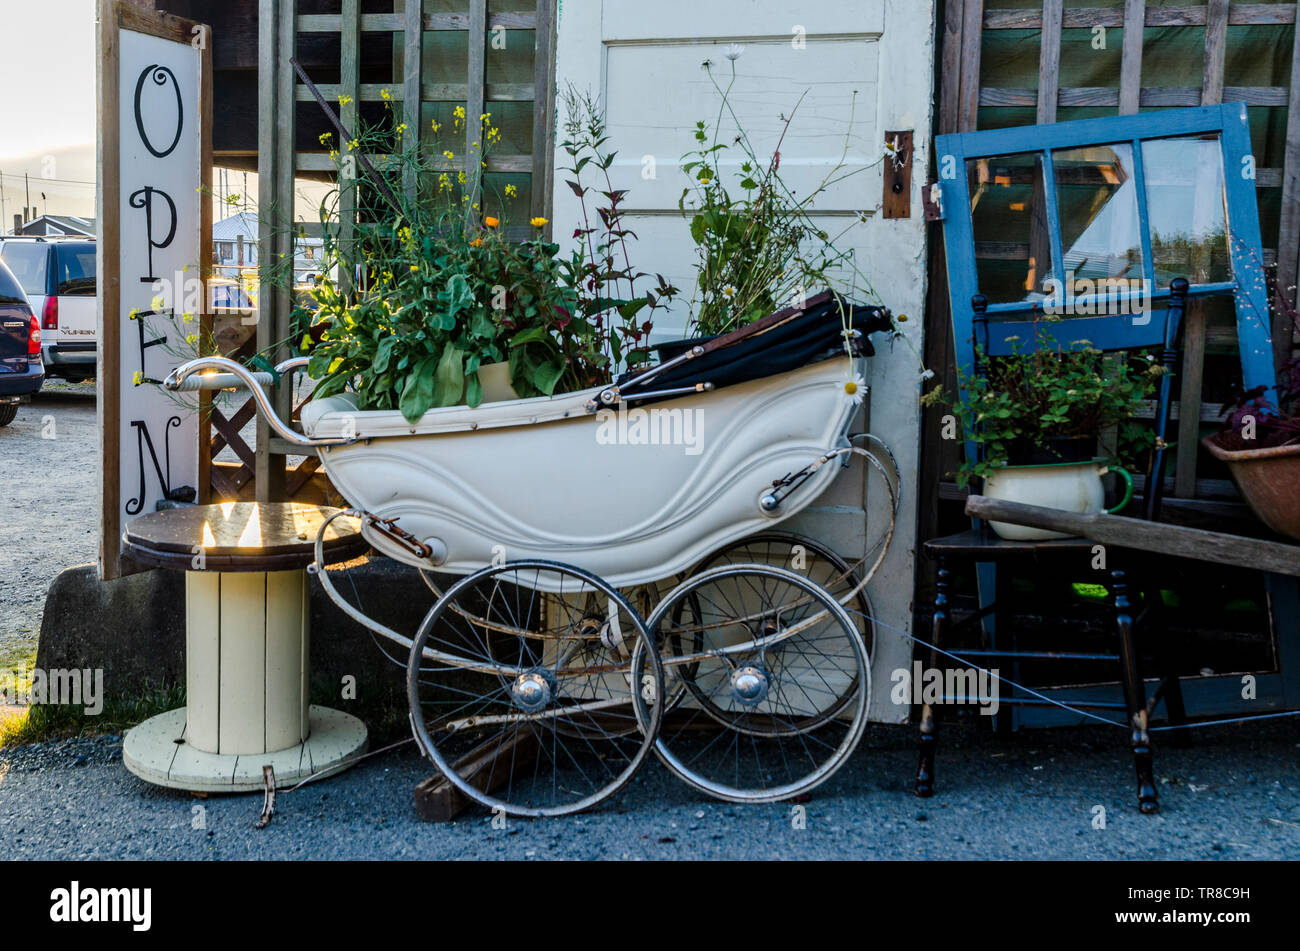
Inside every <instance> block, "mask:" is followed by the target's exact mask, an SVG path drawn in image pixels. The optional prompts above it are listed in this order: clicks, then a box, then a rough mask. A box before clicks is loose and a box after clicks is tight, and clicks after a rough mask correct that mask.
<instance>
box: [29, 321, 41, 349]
mask: <svg viewBox="0 0 1300 951" xmlns="http://www.w3.org/2000/svg"><path fill="white" fill-rule="evenodd" d="M40 352H41V325H40V324H38V323H37V322H36V315H35V314H32V322H31V324H29V325H28V330H27V355H28V356H29V357H35V356H38V355H39V354H40Z"/></svg>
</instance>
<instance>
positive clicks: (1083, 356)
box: [925, 329, 1164, 485]
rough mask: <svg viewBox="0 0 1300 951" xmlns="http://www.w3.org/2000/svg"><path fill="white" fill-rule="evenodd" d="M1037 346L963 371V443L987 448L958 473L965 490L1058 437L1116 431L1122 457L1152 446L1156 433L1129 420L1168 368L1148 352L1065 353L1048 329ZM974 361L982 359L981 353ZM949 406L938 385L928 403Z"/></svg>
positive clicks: (1085, 346) (1081, 347)
mask: <svg viewBox="0 0 1300 951" xmlns="http://www.w3.org/2000/svg"><path fill="white" fill-rule="evenodd" d="M1036 337H1037V340H1036V346H1034V345H1031V346H1030V347H1029V348H1027V349H1022V348H1021V346H1020V344H1021V342H1020V341H1016V342H1014V344H1013V346H1014V347H1015V352H1014V353H1012V354H1011V355H1009V356H1005V357H994V358H992V359H991V360H989V361H988V372H987V373H986V374H985V375H983V376H979V375H975V374H973V373H968V372H966V371H965V370H964V369H963V368H959V369H958V373H957V376H958V379H959V381H960V384H961V390H962V397H961V399H959V400H957V401H955V402H954V403H953V404H952V405H953V409H954V410H955V411H956V415H957V418H958V420H959V421H960V423H961V429H962V434H963V438H965V439H966V440H968V441H970V442H973V443H976V444H977V445H981V446H983V453H982V455H983V458H982V459H976V458H967V459H966V460H965V461H964V462H963V464H962V467H961V469H960V470H959V471H958V473H957V481H958V483H959V484H960V485H966V484H967V483H968V482H969V481H970V479H971V478H973V477H975V478H981V479H982V478H985V477H987V476H988V475H989V474H990V473H991V472H992V471H993V470H994V469H997V468H999V467H1001V466H1005V465H1009V464H1015V462H1016V457H1017V455H1018V454H1019V453H1020V452H1022V451H1024V450H1025V449H1028V448H1033V447H1041V446H1043V445H1044V444H1045V443H1046V442H1047V441H1048V440H1050V439H1054V438H1058V437H1066V438H1068V437H1072V436H1083V437H1092V438H1096V437H1097V436H1098V435H1099V434H1100V433H1101V431H1102V430H1103V429H1105V428H1107V427H1109V426H1112V425H1114V426H1118V430H1119V447H1118V452H1119V455H1120V456H1121V457H1129V456H1132V455H1135V454H1137V453H1140V452H1141V451H1142V450H1143V449H1144V448H1146V447H1149V446H1150V445H1151V444H1152V442H1153V437H1152V434H1151V431H1150V430H1149V429H1147V428H1146V427H1143V426H1141V425H1140V424H1136V423H1133V422H1131V417H1133V416H1134V415H1136V414H1137V412H1138V410H1139V409H1140V407H1141V403H1142V401H1143V400H1146V399H1148V398H1150V396H1151V394H1152V392H1153V390H1154V388H1155V386H1156V383H1157V381H1158V380H1159V379H1160V376H1161V375H1162V374H1163V373H1164V368H1163V367H1162V366H1160V364H1158V363H1156V362H1155V358H1154V357H1153V356H1151V355H1149V354H1147V355H1129V356H1128V357H1125V356H1124V355H1107V354H1105V353H1103V352H1102V351H1100V350H1098V349H1097V348H1095V347H1093V346H1092V345H1091V344H1089V343H1088V342H1087V341H1077V342H1076V344H1075V346H1074V347H1073V348H1070V349H1066V348H1064V347H1061V346H1059V345H1057V344H1056V343H1055V341H1054V339H1053V337H1052V336H1051V335H1050V334H1048V333H1047V332H1046V330H1043V329H1039V330H1037V331H1036ZM976 360H977V361H982V360H984V356H983V353H982V351H980V349H979V348H976ZM942 401H946V396H945V394H944V393H943V391H942V390H941V389H938V388H936V389H935V390H932V391H931V392H930V393H928V394H927V395H926V397H925V402H926V403H927V404H930V403H934V402H942Z"/></svg>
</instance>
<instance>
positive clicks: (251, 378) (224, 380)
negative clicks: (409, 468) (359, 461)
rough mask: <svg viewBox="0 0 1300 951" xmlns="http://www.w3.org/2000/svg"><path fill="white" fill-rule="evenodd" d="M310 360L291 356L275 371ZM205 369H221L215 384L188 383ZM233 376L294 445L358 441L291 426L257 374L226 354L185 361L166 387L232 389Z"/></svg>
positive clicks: (268, 420)
mask: <svg viewBox="0 0 1300 951" xmlns="http://www.w3.org/2000/svg"><path fill="white" fill-rule="evenodd" d="M307 362H308V361H307V358H306V357H292V358H291V359H288V360H285V361H284V362H283V363H279V364H277V365H276V367H275V372H276V373H277V374H280V373H291V372H292V371H294V370H300V369H302V368H303V367H305V366H307ZM202 370H217V371H220V372H219V373H218V374H216V375H214V378H213V379H212V380H211V383H212V384H214V385H208V386H205V385H204V384H205V383H208V382H209V381H207V380H205V379H203V378H200V379H199V381H198V383H199V385H198V386H197V387H195V386H193V384H191V385H189V386H186V385H185V383H186V380H187V379H188V378H189V377H191V376H193V375H194V374H196V373H199V372H200V371H202ZM232 377H233V378H234V380H237V381H238V382H239V383H240V384H242V388H244V389H247V390H248V392H249V395H250V396H252V398H253V404H254V406H256V407H257V412H258V414H259V415H260V416H261V417H262V418H263V419H264V420H266V424H267V425H268V426H270V427H271V429H272V431H274V432H275V434H276V435H277V436H279V437H280V438H281V439H283V440H285V441H286V442H289V443H292V444H293V445H295V446H302V447H303V448H304V449H315V448H317V447H320V446H346V445H347V444H349V443H352V442H355V441H356V440H355V439H341V438H334V439H316V438H314V437H311V436H304V435H303V434H302V433H300V432H298V431H297V430H295V429H293V428H291V427H290V426H289V425H288V424H287V423H285V422H284V420H282V419H280V417H279V416H277V415H276V413H275V408H274V407H273V406H272V405H271V401H270V400H269V399H268V398H267V396H266V390H264V389H263V388H262V384H261V382H260V381H259V380H258V379H257V375H254V374H253V373H251V372H250V371H249V370H248V368H247V367H245V366H244V365H243V364H241V363H237V362H236V361H234V360H231V359H229V358H227V357H199V358H198V359H195V360H190V361H188V362H186V363H182V364H181V365H180V366H178V367H177V368H176V369H175V370H172V372H171V373H168V374H167V379H165V380H163V387H164V388H165V389H168V390H171V391H173V392H176V391H179V390H181V389H186V390H189V389H230V388H232V387H231V384H232V379H231V378H232Z"/></svg>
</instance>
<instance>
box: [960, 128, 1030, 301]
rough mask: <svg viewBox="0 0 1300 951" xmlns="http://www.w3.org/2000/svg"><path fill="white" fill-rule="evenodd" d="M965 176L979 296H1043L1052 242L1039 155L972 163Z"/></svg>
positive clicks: (1004, 298) (996, 298)
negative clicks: (968, 188)
mask: <svg viewBox="0 0 1300 951" xmlns="http://www.w3.org/2000/svg"><path fill="white" fill-rule="evenodd" d="M966 175H967V181H968V184H969V186H970V196H971V197H970V202H971V224H972V228H973V231H974V235H975V266H976V271H977V278H978V282H979V289H980V293H981V294H983V295H984V296H986V297H987V298H988V299H989V301H990V302H991V303H995V304H997V303H1010V302H1012V301H1022V300H1029V299H1035V298H1041V297H1042V296H1043V293H1042V292H1043V282H1044V281H1045V279H1046V278H1047V277H1048V272H1049V271H1050V268H1051V265H1050V261H1051V243H1050V241H1049V240H1048V237H1047V209H1046V206H1045V204H1044V201H1043V173H1042V162H1041V160H1040V159H1039V156H1038V155H1036V154H1028V155H1000V156H997V157H995V158H984V159H971V160H969V161H968V162H967V163H966Z"/></svg>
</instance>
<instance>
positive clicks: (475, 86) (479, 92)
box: [465, 0, 487, 219]
mask: <svg viewBox="0 0 1300 951" xmlns="http://www.w3.org/2000/svg"><path fill="white" fill-rule="evenodd" d="M465 42H466V43H467V44H469V73H468V78H467V80H466V82H467V83H468V84H469V85H468V89H467V90H466V97H465V177H466V181H467V184H466V193H467V194H468V196H469V201H468V202H466V205H467V209H466V214H467V215H469V216H470V217H472V218H475V219H477V218H479V217H481V215H480V214H479V213H478V212H476V211H475V210H474V206H475V205H476V204H478V202H479V200H480V193H481V189H480V184H481V180H482V176H481V175H480V174H479V172H480V171H482V168H481V166H479V164H478V163H480V162H481V161H482V155H483V153H484V152H485V151H486V150H487V143H485V142H483V141H482V139H483V121H482V119H481V118H480V117H481V116H482V115H483V113H484V112H486V111H487V108H486V97H485V96H484V86H485V84H486V83H487V0H469V25H468V28H467V32H466V34H465ZM471 163H473V164H471Z"/></svg>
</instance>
